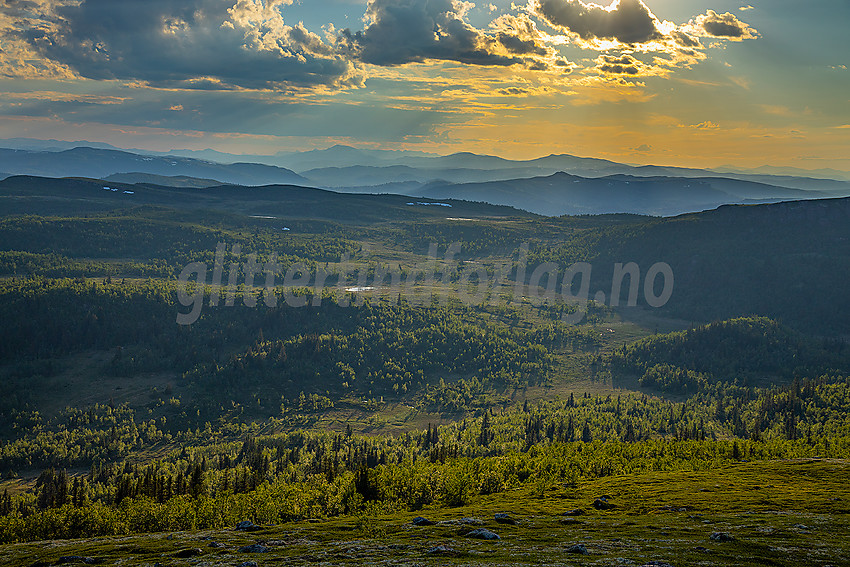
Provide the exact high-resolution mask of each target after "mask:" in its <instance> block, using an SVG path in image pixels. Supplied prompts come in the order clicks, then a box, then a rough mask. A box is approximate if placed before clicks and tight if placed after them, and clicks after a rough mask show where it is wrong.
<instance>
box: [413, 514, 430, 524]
mask: <svg viewBox="0 0 850 567" xmlns="http://www.w3.org/2000/svg"><path fill="white" fill-rule="evenodd" d="M434 523H435V522H432V521H431V520H429V519H428V518H423V517H422V516H416V517H415V518H413V525H414V526H433V525H434Z"/></svg>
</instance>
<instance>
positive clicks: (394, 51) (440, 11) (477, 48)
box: [341, 0, 524, 66]
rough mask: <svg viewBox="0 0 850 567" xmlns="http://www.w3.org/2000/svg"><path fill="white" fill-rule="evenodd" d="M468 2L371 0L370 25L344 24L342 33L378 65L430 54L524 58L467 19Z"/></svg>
mask: <svg viewBox="0 0 850 567" xmlns="http://www.w3.org/2000/svg"><path fill="white" fill-rule="evenodd" d="M466 8H467V5H466V4H463V3H461V2H456V1H453V0H369V5H368V7H367V9H366V19H367V22H368V26H367V27H366V29H365V30H363V31H359V32H356V33H352V32H351V31H350V30H347V29H346V30H343V32H342V34H341V39H342V41H343V43H344V44H345V45H346V47H347V48H348V49H349V50H350V51H351V52H352V53H353V54H354V56H356V57H357V58H359V59H360V60H361V61H363V62H365V63H371V64H373V65H383V66H392V65H403V64H405V63H419V62H423V61H427V60H436V61H457V62H460V63H470V64H474V65H498V66H508V65H517V64H522V63H523V62H524V61H523V59H522V58H520V57H517V56H515V55H512V54H509V53H507V51H506V50H500V49H499V48H498V44H497V40H496V39H495V38H493V37H490V36H488V35H486V34H484V33H483V32H482V31H481V30H478V29H477V28H475V27H473V26H471V25H470V24H468V23H467V22H466V21H465V19H464V11H465V10H466ZM503 51H504V52H503Z"/></svg>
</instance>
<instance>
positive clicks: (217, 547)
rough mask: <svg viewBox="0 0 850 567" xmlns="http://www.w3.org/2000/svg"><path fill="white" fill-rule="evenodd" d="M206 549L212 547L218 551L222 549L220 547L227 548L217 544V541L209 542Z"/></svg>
mask: <svg viewBox="0 0 850 567" xmlns="http://www.w3.org/2000/svg"><path fill="white" fill-rule="evenodd" d="M207 547H213V548H215V549H220V548H222V547H227V546H226V545H224V544H223V543H219V542H217V541H213V542H210V544H209V545H208V546H207Z"/></svg>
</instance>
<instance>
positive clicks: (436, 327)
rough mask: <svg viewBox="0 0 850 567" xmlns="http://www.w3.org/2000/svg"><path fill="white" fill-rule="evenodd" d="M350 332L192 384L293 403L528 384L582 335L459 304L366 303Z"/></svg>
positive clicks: (193, 377)
mask: <svg viewBox="0 0 850 567" xmlns="http://www.w3.org/2000/svg"><path fill="white" fill-rule="evenodd" d="M331 309H336V310H338V311H340V312H341V313H343V316H344V317H346V318H348V319H349V320H348V321H347V322H346V327H347V328H346V329H335V330H333V331H331V332H325V333H321V334H318V333H316V334H299V335H298V336H295V337H292V338H289V339H280V340H276V341H264V342H258V343H257V344H255V345H253V346H252V347H251V348H250V349H249V350H248V351H247V352H244V353H241V354H239V355H236V356H234V357H233V358H231V359H230V360H229V361H228V362H227V364H225V365H223V366H220V367H218V366H217V367H216V368H212V369H210V368H197V369H195V370H193V371H192V372H191V373H189V374H188V375H187V378H188V379H189V380H190V381H192V382H194V383H195V384H197V385H198V387H199V388H200V389H201V390H208V389H209V388H210V387H212V386H213V385H215V387H216V388H220V389H223V390H224V391H227V392H228V393H229V394H230V395H233V396H238V395H239V393H240V392H249V391H254V390H255V389H256V388H257V387H258V386H261V385H262V387H263V390H265V391H267V392H268V391H269V390H271V392H270V393H271V394H280V395H284V396H286V397H289V398H291V397H292V396H293V394H294V393H297V392H300V391H303V390H305V389H308V390H313V391H321V390H331V391H333V392H335V393H336V394H337V395H341V394H344V393H345V391H346V390H348V389H351V390H355V391H359V392H361V393H366V392H369V393H372V392H375V393H382V394H383V393H388V392H392V393H398V394H405V393H408V392H411V393H412V392H414V391H416V390H418V389H420V388H422V387H423V386H426V385H428V384H433V383H434V382H435V380H436V378H437V377H439V376H441V375H442V376H446V377H448V376H450V375H454V376H466V377H469V376H471V377H475V378H476V379H477V380H479V381H481V382H482V383H483V384H485V386H486V387H488V388H489V387H504V386H524V385H529V384H535V383H539V382H540V381H542V380H544V379H545V378H546V375H547V372H548V371H549V370H550V369H551V367H552V364H553V359H552V357H551V355H550V351H549V349H550V348H552V347H562V346H564V345H565V344H566V343H567V342H570V341H572V340H574V339H576V338H577V337H579V336H580V333H579V332H577V331H575V330H574V329H571V328H569V327H566V326H564V325H562V324H560V323H559V322H557V321H556V322H551V323H548V324H546V325H541V326H539V327H537V328H535V329H533V330H522V329H511V328H508V327H506V326H504V325H501V324H498V323H486V322H485V323H482V322H481V321H480V320H478V317H477V316H476V314H475V312H474V311H473V310H472V309H470V308H466V307H464V306H462V305H461V304H459V303H458V304H457V305H453V306H451V307H441V306H431V307H428V308H416V307H412V306H410V305H409V304H408V303H407V302H406V301H404V300H402V302H401V303H400V304H396V305H392V304H388V303H386V302H375V303H372V302H369V301H366V302H365V303H364V304H363V305H362V306H360V307H356V308H353V309H350V310H345V309H340V308H334V307H331Z"/></svg>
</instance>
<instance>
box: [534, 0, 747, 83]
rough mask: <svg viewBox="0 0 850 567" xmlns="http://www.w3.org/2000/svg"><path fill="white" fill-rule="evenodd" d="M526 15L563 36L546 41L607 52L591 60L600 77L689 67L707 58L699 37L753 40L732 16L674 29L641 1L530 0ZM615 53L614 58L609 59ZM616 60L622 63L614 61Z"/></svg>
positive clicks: (699, 18)
mask: <svg viewBox="0 0 850 567" xmlns="http://www.w3.org/2000/svg"><path fill="white" fill-rule="evenodd" d="M526 11H527V13H529V14H532V15H533V16H534V17H536V18H539V19H540V20H542V21H544V22H545V23H546V24H548V25H549V26H551V27H552V28H554V29H555V30H558V31H559V32H561V33H562V34H564V35H562V36H560V39H559V38H557V37H555V38H551V40H553V41H556V42H558V41H559V42H560V43H571V44H574V45H576V46H577V47H579V48H582V49H586V50H595V51H600V52H604V53H606V55H605V56H604V57H602V58H597V59H596V60H595V61H596V63H597V65H596V67H595V68H594V69H595V70H596V71H597V72H600V73H603V74H606V73H607V74H617V75H621V76H647V75H666V74H667V73H668V72H669V70H671V69H673V68H681V67H691V66H693V65H695V64H696V63H698V62H700V61H702V60H704V59H706V57H707V56H706V54H705V53H704V51H705V49H706V47H705V46H704V45H703V44H702V42H701V41H700V38H717V39H726V40H732V41H739V40H742V39H751V38H755V37H758V33H757V32H756V30H755V29H753V28H752V27H750V26H749V25H747V24H745V23H743V22H741V21H740V20H738V19H737V18H736V17H735V16H734V15H732V14H722V15H720V14H717V13H716V12H714V11H713V10H708V12H706V13H705V14H703V15H700V16H697V17H695V18H693V19H692V20H690V21H689V22H688V23H687V24H684V25H677V24H675V23H673V22H668V21H662V20H660V19H659V18H658V17H656V16H655V14H653V13H652V11H651V10H650V9H649V7H648V6H647V5H646V4H645V3H644V2H643V1H642V0H614V1H613V2H611V4H610V5H608V6H601V5H599V4H594V3H591V2H584V1H582V0H529V2H528V5H527V6H526ZM618 51H619V55H612V52H618ZM633 53H656V54H658V55H657V56H656V57H655V58H654V60H653V64H652V65H648V64H645V63H641V62H640V61H637V60H636V59H634V58H633V57H632V56H631V55H630V54H633ZM625 56H629V57H632V59H629V60H626V59H623V57H625ZM618 57H619V58H621V59H622V62H617V61H615V59H617V58H618Z"/></svg>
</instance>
